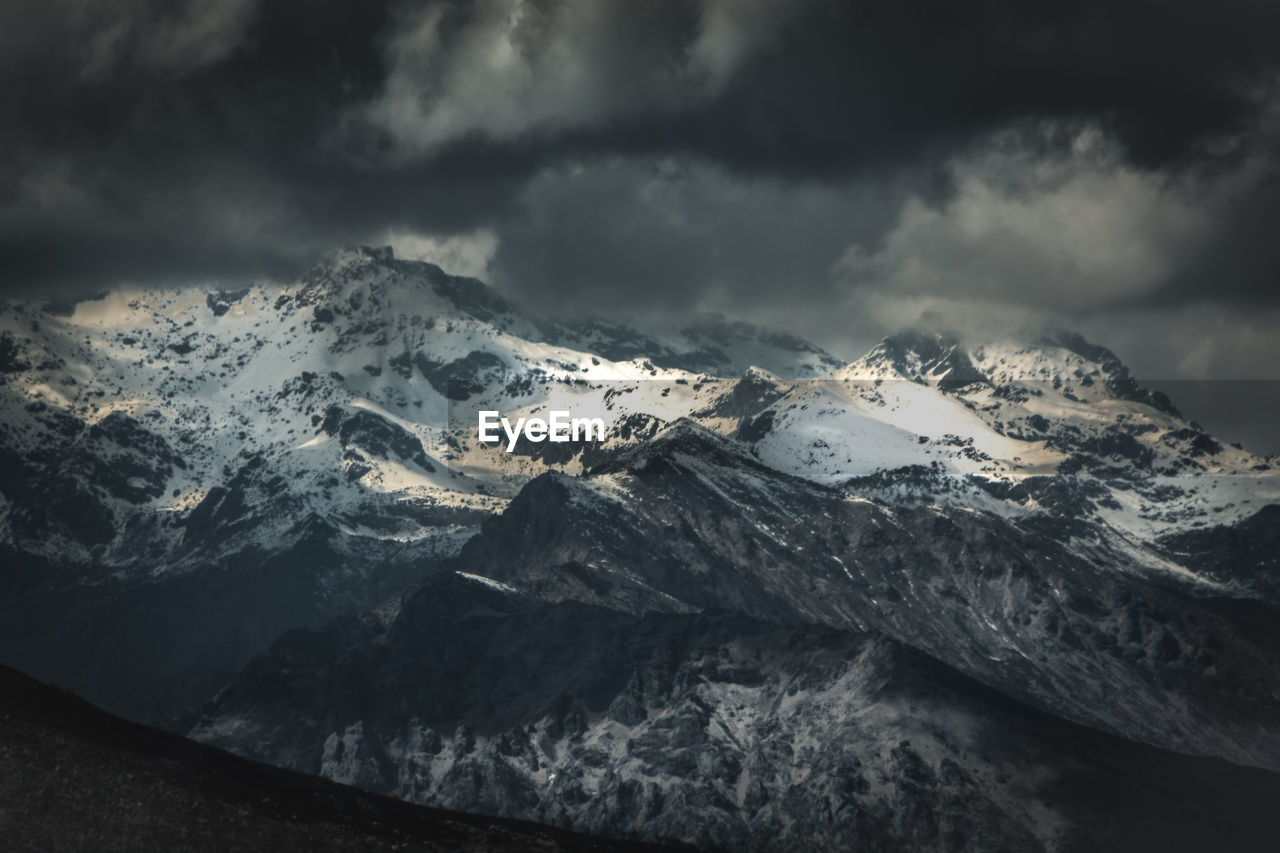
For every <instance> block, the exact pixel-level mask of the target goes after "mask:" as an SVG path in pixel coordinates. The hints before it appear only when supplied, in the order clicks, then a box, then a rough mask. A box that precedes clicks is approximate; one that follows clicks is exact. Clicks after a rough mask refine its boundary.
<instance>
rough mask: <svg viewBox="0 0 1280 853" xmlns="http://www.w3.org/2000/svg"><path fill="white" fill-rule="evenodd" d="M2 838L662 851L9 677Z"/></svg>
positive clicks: (79, 846) (17, 841)
mask: <svg viewBox="0 0 1280 853" xmlns="http://www.w3.org/2000/svg"><path fill="white" fill-rule="evenodd" d="M0 838H3V847H4V849H5V850H9V851H20V850H33V851H34V850H41V851H47V850H99V851H108V850H120V851H132V850H220V851H221V850H278V851H293V850H297V851H304V850H305V851H311V850H419V851H437V850H489V851H506V850H510V851H520V850H545V851H561V850H562V851H601V853H603V851H612V850H618V851H626V850H635V851H642V850H655V849H658V848H655V847H651V846H647V845H639V844H627V843H624V842H608V841H602V840H596V839H591V838H587V837H585V836H581V835H574V834H573V833H568V832H564V831H561V830H555V829H551V828H548V827H541V826H537V825H535V824H529V823H518V822H515V821H507V820H496V819H489V818H483V817H475V816H471V815H464V814H458V813H451V812H445V811H440V810H438V809H428V808H422V807H419V806H411V805H409V804H407V803H403V802H399V801H396V800H391V799H387V798H385V797H377V796H373V795H370V794H366V793H362V792H360V791H357V790H354V789H352V788H348V787H345V786H343V785H338V784H334V783H332V782H326V781H323V780H320V779H316V778H314V777H309V776H304V775H302V774H298V773H290V772H286V771H283V770H277V769H274V768H271V767H266V766H264V765H261V764H254V763H253V762H250V761H245V760H244V759H240V758H236V757H235V756H232V755H228V754H227V753H225V752H221V751H219V750H216V749H211V748H209V747H205V746H200V745H199V744H194V743H192V742H190V741H187V740H183V739H182V738H179V737H175V736H173V735H169V734H165V733H163V732H159V731H156V730H154V729H149V728H146V727H145V726H139V725H135V724H132V723H127V722H125V721H123V720H120V719H117V718H115V717H111V716H109V715H107V714H105V713H103V712H101V711H99V710H97V709H95V708H93V707H92V706H90V705H88V704H86V703H84V702H82V701H80V700H79V699H76V698H75V697H73V696H71V695H69V694H67V693H63V692H62V691H59V690H56V689H54V688H51V687H47V686H45V685H42V684H40V683H38V682H36V681H34V680H32V679H30V678H28V677H26V676H24V675H21V674H20V673H17V672H15V671H13V670H11V669H8V668H4V667H0Z"/></svg>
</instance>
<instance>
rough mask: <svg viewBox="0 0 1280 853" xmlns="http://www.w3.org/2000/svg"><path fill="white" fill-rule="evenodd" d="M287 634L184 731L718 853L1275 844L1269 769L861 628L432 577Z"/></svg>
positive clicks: (301, 763)
mask: <svg viewBox="0 0 1280 853" xmlns="http://www.w3.org/2000/svg"><path fill="white" fill-rule="evenodd" d="M380 616H381V618H373V617H369V618H365V619H362V620H350V621H347V622H344V623H339V624H335V625H333V626H330V627H329V628H327V629H325V630H323V631H319V632H313V631H298V632H293V633H290V634H288V635H286V636H285V637H283V638H282V639H281V640H280V641H279V642H278V643H277V644H276V645H275V646H274V647H273V648H272V650H271V652H270V653H269V654H268V655H266V656H264V657H261V658H259V659H257V660H256V661H255V662H254V663H253V664H252V665H250V667H249V668H248V669H247V670H246V671H245V672H244V674H243V675H242V676H241V677H240V678H239V679H238V680H237V681H236V682H235V683H233V684H232V685H231V686H230V687H228V688H227V689H226V690H225V691H223V692H222V693H221V694H220V695H219V696H218V698H217V699H216V700H215V701H214V702H213V703H211V704H210V705H209V706H208V707H207V708H206V709H205V710H204V713H203V715H202V717H201V719H200V721H199V723H198V724H197V726H196V728H195V729H194V731H193V734H194V735H195V736H196V737H198V738H200V739H203V740H207V741H209V742H211V743H215V744H219V745H224V746H227V747H230V748H233V749H236V750H238V751H241V752H244V753H245V754H248V755H251V756H254V757H257V758H260V759H263V760H268V761H271V762H273V763H277V764H281V765H283V766H287V767H294V768H298V769H302V770H306V771H308V772H313V773H320V774H321V775H324V776H327V777H329V778H333V779H339V780H342V781H347V782H351V783H353V784H357V785H360V786H362V787H365V788H367V789H369V790H372V791H378V792H384V793H390V794H393V795H395V796H399V797H403V798H406V799H409V800H413V801H417V802H429V803H435V804H441V805H446V806H458V807H465V808H468V809H476V810H480V811H483V812H485V813H489V814H495V815H508V816H521V817H529V818H536V819H539V820H545V821H549V822H552V823H556V824H561V825H566V826H573V827H576V828H580V829H584V830H587V831H591V832H597V833H603V834H609V835H631V834H640V835H643V836H648V837H653V836H655V835H656V836H672V837H679V838H684V839H687V840H691V841H694V842H701V843H712V842H715V843H721V844H725V845H728V846H730V847H732V848H734V849H744V850H754V849H759V850H775V849H803V848H814V847H816V848H818V849H836V848H841V849H868V850H895V849H946V850H960V849H973V850H1040V849H1057V850H1170V849H1179V850H1190V849H1235V850H1263V849H1269V845H1270V843H1271V840H1272V839H1273V838H1274V832H1275V831H1276V830H1277V829H1280V822H1277V821H1280V818H1277V817H1276V815H1275V814H1274V810H1272V809H1271V808H1270V807H1269V806H1268V805H1266V804H1267V803H1272V802H1274V801H1275V798H1276V797H1277V796H1280V776H1277V775H1276V774H1272V773H1268V772H1265V771H1260V770H1251V769H1244V768H1239V767H1234V766H1231V765H1229V764H1227V763H1225V762H1222V761H1220V760H1216V759H1203V758H1192V757H1188V756H1181V755H1176V754H1173V753H1170V752H1166V751H1161V750H1157V749H1154V748H1150V747H1145V746H1138V745H1136V744H1132V743H1129V742H1125V741H1123V740H1120V739H1119V738H1115V737H1111V736H1108V735H1103V734H1100V733H1098V732H1097V731H1094V730H1090V729H1088V728H1085V727H1083V726H1078V725H1074V724H1070V723H1066V722H1063V721H1061V720H1059V719H1056V718H1054V717H1052V716H1050V715H1047V714H1043V713H1039V712H1036V711H1032V710H1030V709H1029V708H1027V707H1026V706H1024V705H1020V704H1018V703H1016V702H1013V701H1011V700H1009V699H1008V698H1006V697H1003V696H1001V695H1000V694H998V693H995V692H994V691H992V690H990V689H987V688H985V687H983V686H982V685H980V684H979V683H977V682H975V681H973V680H972V679H969V678H967V677H964V676H961V675H960V674H959V673H957V672H956V671H955V670H953V669H951V668H950V667H948V666H946V665H944V664H941V663H939V662H938V661H936V660H933V659H931V658H928V657H925V656H923V655H921V654H919V653H917V652H914V651H912V650H910V649H908V648H907V647H905V646H903V645H902V644H900V643H898V642H895V641H893V640H890V639H888V638H887V637H885V636H884V635H882V634H879V633H874V632H873V633H866V632H851V631H839V630H835V629H830V628H823V627H818V626H812V625H808V626H805V625H791V626H783V625H777V624H769V623H766V622H761V621H758V620H753V619H749V618H747V617H744V616H741V615H738V614H731V613H726V612H711V611H705V612H702V613H696V614H695V613H686V614H673V613H668V614H656V613H651V614H649V615H647V616H631V615H623V614H620V613H618V612H616V611H612V610H609V609H606V608H602V607H597V606H591V605H585V604H580V603H577V602H562V603H559V604H547V603H544V602H541V601H538V600H536V599H533V598H531V597H529V596H526V595H523V594H521V593H517V592H514V591H511V590H509V589H504V588H501V587H499V586H497V585H496V584H495V583H494V582H492V581H485V580H477V579H475V578H473V577H469V576H464V575H450V576H443V577H441V578H438V579H436V580H433V581H431V582H428V583H427V584H425V585H423V586H422V587H421V588H419V589H418V590H416V591H414V592H413V593H411V594H409V595H408V596H407V597H406V598H405V599H404V600H403V601H402V602H401V603H400V604H399V606H398V607H397V608H394V609H387V610H385V611H383V612H382V613H381V614H380Z"/></svg>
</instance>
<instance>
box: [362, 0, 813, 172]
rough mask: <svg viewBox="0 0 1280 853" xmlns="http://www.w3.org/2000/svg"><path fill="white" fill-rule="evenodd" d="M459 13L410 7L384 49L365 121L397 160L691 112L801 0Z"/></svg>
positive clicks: (592, 0) (520, 7) (496, 4)
mask: <svg viewBox="0 0 1280 853" xmlns="http://www.w3.org/2000/svg"><path fill="white" fill-rule="evenodd" d="M466 8H467V10H468V14H466V15H465V17H464V16H463V14H462V13H460V12H459V11H458V9H457V8H450V7H447V6H445V5H433V6H431V7H428V8H426V9H423V10H421V11H418V12H416V13H413V14H410V15H408V16H406V19H405V20H404V21H403V24H402V26H401V27H399V28H398V33H397V35H396V36H395V37H394V38H393V39H392V40H391V42H390V44H389V45H388V48H387V63H388V75H387V79H386V82H385V85H384V88H383V91H382V93H381V95H380V97H379V98H377V99H376V100H375V101H374V103H372V104H371V105H368V106H366V107H364V108H362V110H361V116H362V117H363V118H364V119H366V120H369V121H371V122H372V123H373V125H374V126H376V127H379V128H381V129H383V130H385V131H387V132H388V133H389V134H390V136H391V138H392V139H393V140H394V141H395V142H396V145H397V151H398V153H399V154H401V155H404V156H413V155H416V154H420V153H424V152H430V151H432V150H434V149H436V148H437V147H439V146H441V145H446V144H448V143H451V142H456V141H459V140H462V139H466V138H468V137H469V136H472V135H476V134H480V135H483V136H486V137H489V138H491V139H498V140H511V139H515V138H518V137H521V136H525V135H529V134H537V133H542V132H556V131H562V130H566V129H574V128H578V127H590V126H594V125H598V124H601V123H605V122H608V121H610V120H614V119H619V118H626V117H630V116H645V117H647V118H650V119H651V118H652V117H653V116H654V115H655V114H657V115H661V114H663V113H669V112H672V111H678V110H682V109H688V108H693V107H696V106H697V104H699V103H701V102H702V100H703V99H705V98H709V97H712V96H713V95H715V94H716V93H717V92H718V91H719V89H720V88H721V87H722V86H723V85H724V84H725V82H726V81H727V80H728V79H729V78H730V77H731V76H732V75H733V73H734V72H735V71H737V69H738V68H739V66H740V65H741V64H742V63H743V62H744V61H746V59H747V58H748V57H749V56H750V55H751V54H752V53H753V52H755V51H756V50H759V49H761V48H762V47H763V46H765V45H767V44H769V43H770V42H771V40H772V39H773V37H774V35H775V34H776V33H777V30H778V28H779V27H780V26H781V25H782V24H783V23H784V22H785V21H786V20H789V19H790V17H792V16H793V15H795V13H796V11H797V9H798V8H802V4H800V3H795V2H785V0H738V2H731V0H705V2H703V3H702V4H700V5H691V6H688V7H684V8H679V7H676V8H674V11H673V9H672V8H662V7H656V6H655V7H648V8H646V7H643V6H641V5H639V4H634V5H633V4H628V5H626V6H625V7H621V6H618V5H616V4H611V3H600V2H596V0H555V2H549V3H543V2H530V0H481V2H478V3H476V4H473V5H471V6H469V7H466ZM664 16H665V17H664ZM686 19H687V20H686Z"/></svg>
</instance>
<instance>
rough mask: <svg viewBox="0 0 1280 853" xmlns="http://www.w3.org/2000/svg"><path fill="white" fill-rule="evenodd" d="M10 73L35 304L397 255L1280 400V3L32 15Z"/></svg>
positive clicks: (1, 41)
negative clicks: (1079, 361) (1264, 386)
mask: <svg viewBox="0 0 1280 853" xmlns="http://www.w3.org/2000/svg"><path fill="white" fill-rule="evenodd" d="M0 69H2V71H0V81H2V82H0V86H2V87H3V89H2V92H0V103H2V104H3V112H4V119H3V121H0V152H2V153H3V155H4V156H3V157H2V158H0V270H3V282H2V284H3V288H4V289H5V291H6V292H8V293H37V294H42V293H48V292H54V291H63V292H73V293H74V292H82V291H88V290H95V289H100V288H103V287H111V286H115V285H117V284H119V283H121V282H129V283H147V284H153V283H166V284H182V283H197V284H202V283H208V282H211V281H217V282H238V281H243V280H245V279H249V278H254V279H256V278H260V277H263V276H267V277H287V276H289V275H290V274H291V273H292V272H294V271H296V270H297V269H299V268H300V267H301V266H303V265H305V264H306V263H308V262H309V261H310V260H312V259H313V258H315V257H316V255H317V254H318V253H320V252H322V251H324V250H325V249H328V248H330V247H332V246H335V245H339V244H349V243H375V244H387V243H389V244H391V245H393V246H395V247H396V249H397V251H398V252H399V253H400V254H402V255H406V256H416V257H424V258H428V259H431V260H434V261H436V262H438V263H440V264H441V265H443V266H445V267H446V268H447V269H449V270H451V271H455V272H461V273H467V274H472V275H477V276H480V277H482V278H485V279H486V280H489V281H491V282H492V283H494V284H495V285H497V286H499V287H501V288H503V289H505V290H507V291H509V292H511V293H513V294H516V295H517V296H519V297H521V298H523V299H525V300H527V301H529V302H531V303H533V304H534V305H535V306H537V307H539V308H541V309H542V310H544V311H575V312H585V313H607V312H614V313H623V314H629V313H656V314H659V315H661V314H671V313H678V314H680V315H684V314H686V313H688V312H690V311H697V310H707V311H719V312H724V313H726V314H729V315H733V316H739V317H744V318H747V319H753V320H757V321H762V322H767V323H770V324H773V325H776V326H780V327H784V328H787V329H789V330H791V331H793V332H797V333H799V334H802V335H806V336H808V337H810V338H812V339H815V340H816V341H817V342H819V343H821V344H823V345H825V346H827V347H828V348H830V349H831V350H832V351H833V352H836V353H837V354H839V355H844V356H849V357H853V356H856V355H858V354H860V352H861V351H862V350H864V349H865V348H866V346H867V345H868V344H869V343H870V342H872V341H874V340H875V339H876V338H877V337H878V336H880V335H882V334H884V333H885V332H888V331H893V330H895V329H898V328H902V327H906V326H912V325H919V324H925V325H930V326H933V327H935V328H947V329H950V330H953V331H956V332H958V333H961V334H968V335H991V334H996V333H1004V332H1007V331H1008V330H1010V329H1015V328H1023V327H1026V328H1034V327H1036V326H1038V325H1043V324H1054V325H1065V326H1070V327H1073V328H1076V329H1079V330H1081V331H1083V332H1084V333H1085V334H1086V335H1088V336H1090V337H1092V338H1093V339H1095V340H1097V341H1098V342H1100V343H1103V344H1106V345H1108V346H1110V347H1111V348H1112V349H1114V350H1116V351H1117V352H1118V353H1119V354H1120V355H1121V357H1122V358H1124V359H1125V360H1126V361H1127V362H1128V363H1130V364H1131V365H1132V366H1133V367H1134V369H1135V372H1136V373H1137V374H1138V375H1140V376H1143V377H1146V378H1152V379H1186V378H1206V377H1208V378H1215V379H1226V378H1233V379H1263V378H1265V379H1277V378H1280V334H1277V332H1278V331H1280V287H1277V281H1278V279H1280V239H1277V223H1280V180H1278V176H1280V4H1277V3H1275V2H1273V0H1223V2H1219V3H1215V4H1204V3H1190V2H1182V1H1181V0H1159V2H1145V0H1144V1H1143V2H1131V1H1130V0H1071V2H1058V3H1054V2H1048V3H1027V2H1025V0H1007V2H1006V0H949V2H933V3H930V2H917V0H905V2H903V0H899V2H893V3H888V2H885V3H847V2H839V3H837V2H818V0H813V2H804V1H803V0H800V1H799V2H798V0H700V2H689V1H688V0H686V1H685V2H664V0H652V1H651V2H600V0H566V1H565V2H518V0H508V2H474V3H454V2H435V3H395V2H392V3H382V2H373V0H359V2H327V3H322V4H321V3H309V2H307V3H304V2H300V1H297V0H272V1H271V2H266V0H225V2H221V3H217V4H209V3H200V2H194V0H191V2H185V3H184V2H163V3H162V2H152V0H99V1H98V2H89V0H7V2H5V3H4V4H3V5H0Z"/></svg>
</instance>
